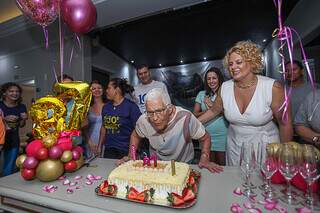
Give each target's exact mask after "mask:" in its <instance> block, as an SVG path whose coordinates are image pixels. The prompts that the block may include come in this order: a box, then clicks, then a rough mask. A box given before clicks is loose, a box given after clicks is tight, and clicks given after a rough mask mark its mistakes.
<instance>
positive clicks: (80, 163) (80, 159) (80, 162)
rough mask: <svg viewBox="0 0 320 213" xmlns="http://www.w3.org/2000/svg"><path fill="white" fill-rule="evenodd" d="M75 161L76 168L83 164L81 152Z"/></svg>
mask: <svg viewBox="0 0 320 213" xmlns="http://www.w3.org/2000/svg"><path fill="white" fill-rule="evenodd" d="M76 163H77V170H78V169H79V168H80V167H81V166H82V165H83V164H84V158H83V155H82V154H81V156H80V158H79V159H78V160H76Z"/></svg>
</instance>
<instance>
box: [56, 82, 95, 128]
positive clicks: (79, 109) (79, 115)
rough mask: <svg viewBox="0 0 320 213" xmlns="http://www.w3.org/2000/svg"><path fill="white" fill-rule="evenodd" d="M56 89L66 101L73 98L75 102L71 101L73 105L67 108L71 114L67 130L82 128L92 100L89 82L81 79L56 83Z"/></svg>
mask: <svg viewBox="0 0 320 213" xmlns="http://www.w3.org/2000/svg"><path fill="white" fill-rule="evenodd" d="M54 91H55V92H56V94H57V96H58V97H59V98H61V99H62V100H65V102H67V101H69V100H73V102H70V103H71V104H72V105H71V107H70V108H69V107H68V108H69V109H67V110H68V114H69V113H70V115H69V119H68V121H67V122H66V129H65V130H73V129H80V128H81V123H82V121H83V120H84V118H85V117H86V115H87V112H88V110H89V107H90V102H91V97H92V93H91V90H90V86H89V84H87V83H84V82H81V81H73V82H67V83H56V84H55V85H54ZM65 104H66V103H65ZM66 120H67V119H66Z"/></svg>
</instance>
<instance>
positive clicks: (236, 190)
mask: <svg viewBox="0 0 320 213" xmlns="http://www.w3.org/2000/svg"><path fill="white" fill-rule="evenodd" d="M233 194H236V195H242V194H243V193H242V190H241V188H240V187H237V188H235V189H234V190H233Z"/></svg>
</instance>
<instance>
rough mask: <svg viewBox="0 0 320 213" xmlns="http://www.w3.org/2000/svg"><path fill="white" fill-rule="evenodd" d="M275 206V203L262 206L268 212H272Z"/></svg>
mask: <svg viewBox="0 0 320 213" xmlns="http://www.w3.org/2000/svg"><path fill="white" fill-rule="evenodd" d="M276 206H277V203H268V202H267V203H266V204H264V208H265V209H267V210H269V211H272V210H273V209H275V208H276Z"/></svg>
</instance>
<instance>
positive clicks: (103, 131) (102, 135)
mask: <svg viewBox="0 0 320 213" xmlns="http://www.w3.org/2000/svg"><path fill="white" fill-rule="evenodd" d="M105 139H106V129H105V128H104V126H103V124H102V125H101V128H100V135H99V144H98V146H97V149H96V151H95V153H96V154H98V155H100V153H102V147H103V146H102V145H103V143H104V141H105Z"/></svg>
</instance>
